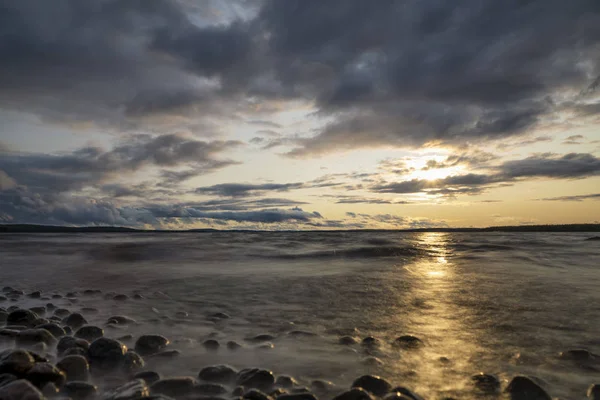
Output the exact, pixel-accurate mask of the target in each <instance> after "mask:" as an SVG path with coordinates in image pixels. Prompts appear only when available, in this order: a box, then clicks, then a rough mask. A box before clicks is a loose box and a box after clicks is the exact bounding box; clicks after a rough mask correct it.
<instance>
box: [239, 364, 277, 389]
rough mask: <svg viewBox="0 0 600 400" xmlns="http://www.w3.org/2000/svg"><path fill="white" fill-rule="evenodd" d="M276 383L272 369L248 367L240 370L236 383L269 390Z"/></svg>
mask: <svg viewBox="0 0 600 400" xmlns="http://www.w3.org/2000/svg"><path fill="white" fill-rule="evenodd" d="M274 383H275V377H274V376H273V373H272V372H271V371H268V370H266V369H258V368H246V369H243V370H241V371H240V372H238V375H237V381H236V384H237V385H238V386H244V387H248V388H253V389H259V390H264V391H268V390H269V389H271V387H272V386H273V384H274Z"/></svg>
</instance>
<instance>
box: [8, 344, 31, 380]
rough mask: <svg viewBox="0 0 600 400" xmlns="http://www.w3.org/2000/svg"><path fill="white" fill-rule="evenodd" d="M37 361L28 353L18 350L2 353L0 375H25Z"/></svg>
mask: <svg viewBox="0 0 600 400" xmlns="http://www.w3.org/2000/svg"><path fill="white" fill-rule="evenodd" d="M34 363H35V359H34V358H33V356H32V355H31V353H29V352H28V351H25V350H21V349H16V350H5V351H3V352H1V353H0V374H13V375H16V376H18V377H20V376H23V375H25V373H26V372H27V371H29V370H30V369H31V367H33V365H34Z"/></svg>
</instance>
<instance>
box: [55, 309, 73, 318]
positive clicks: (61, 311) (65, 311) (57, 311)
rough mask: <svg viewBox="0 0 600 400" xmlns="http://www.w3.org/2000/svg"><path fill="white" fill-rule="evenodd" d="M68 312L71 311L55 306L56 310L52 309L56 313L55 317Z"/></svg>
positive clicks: (65, 314)
mask: <svg viewBox="0 0 600 400" xmlns="http://www.w3.org/2000/svg"><path fill="white" fill-rule="evenodd" d="M69 314H71V311H69V310H67V309H66V308H57V309H56V310H54V315H56V316H57V317H61V318H64V317H66V316H68V315H69Z"/></svg>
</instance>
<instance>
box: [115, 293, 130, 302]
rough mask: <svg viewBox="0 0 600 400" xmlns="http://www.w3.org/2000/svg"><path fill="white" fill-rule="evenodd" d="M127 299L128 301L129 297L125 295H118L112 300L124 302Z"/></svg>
mask: <svg viewBox="0 0 600 400" xmlns="http://www.w3.org/2000/svg"><path fill="white" fill-rule="evenodd" d="M128 299H129V296H127V295H126V294H118V295H116V296H114V297H113V300H117V301H125V300H128Z"/></svg>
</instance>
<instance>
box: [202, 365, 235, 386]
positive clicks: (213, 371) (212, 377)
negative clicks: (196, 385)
mask: <svg viewBox="0 0 600 400" xmlns="http://www.w3.org/2000/svg"><path fill="white" fill-rule="evenodd" d="M236 376H237V371H236V370H234V369H233V368H231V367H230V366H228V365H212V366H209V367H204V368H202V369H201V370H200V372H199V373H198V378H199V379H201V380H203V381H206V382H217V383H225V384H228V383H231V382H233V381H234V380H235V379H236Z"/></svg>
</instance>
